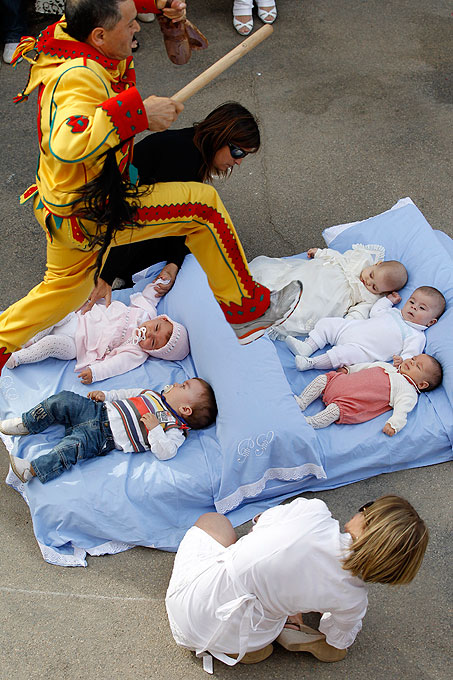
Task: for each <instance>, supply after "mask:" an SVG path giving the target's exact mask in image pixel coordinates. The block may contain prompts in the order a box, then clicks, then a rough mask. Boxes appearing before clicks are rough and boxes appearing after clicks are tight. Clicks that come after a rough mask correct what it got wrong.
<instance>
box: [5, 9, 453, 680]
mask: <svg viewBox="0 0 453 680" xmlns="http://www.w3.org/2000/svg"><path fill="white" fill-rule="evenodd" d="M231 4H232V3H231V0H205V1H204V2H196V1H195V0H189V7H190V17H191V18H192V20H193V21H194V22H195V23H196V24H197V25H198V26H199V27H200V28H201V29H202V30H203V31H204V32H205V33H206V35H207V36H208V38H209V40H210V47H209V50H208V51H207V52H204V53H203V52H202V53H195V54H194V55H193V56H192V59H191V61H190V62H189V64H188V65H186V66H184V67H176V66H173V65H172V64H170V62H169V61H168V60H167V58H166V55H165V52H164V49H163V44H162V39H161V36H160V31H159V27H158V26H157V24H156V23H155V24H151V25H142V31H141V34H140V42H141V47H140V50H139V52H137V55H136V63H137V70H138V82H139V85H140V90H141V92H142V94H143V95H148V94H151V93H156V94H162V95H171V94H173V93H174V92H176V91H177V90H179V89H180V88H181V87H182V86H183V85H185V84H186V83H187V82H188V81H190V80H191V79H192V78H193V77H195V76H196V75H198V73H200V72H201V71H202V70H204V68H206V67H207V66H208V65H210V64H211V63H213V62H214V61H215V60H216V59H218V58H219V57H220V56H222V55H223V54H225V53H226V52H227V51H229V50H230V49H232V48H233V47H234V46H235V45H236V44H238V42H239V37H238V35H237V34H236V33H235V31H234V30H233V28H232V23H231ZM278 9H279V18H278V20H277V22H276V24H275V32H274V35H273V36H272V37H271V38H270V39H269V40H268V41H267V42H265V43H264V44H262V45H261V46H260V47H258V48H257V49H256V50H255V51H254V52H252V53H251V54H250V55H248V56H247V57H245V58H244V59H243V60H242V61H240V62H238V63H237V64H236V65H234V66H233V67H232V68H231V69H230V70H229V71H227V72H226V73H224V74H223V75H222V76H220V77H219V78H218V79H217V80H216V81H215V82H213V83H212V84H211V85H210V86H209V87H208V88H206V89H205V90H203V91H202V92H200V93H199V94H198V95H197V96H195V97H194V98H193V99H191V100H190V101H188V102H187V104H186V109H185V111H184V113H183V115H182V116H181V117H180V120H179V123H178V124H180V126H181V127H183V126H185V125H190V124H191V123H192V122H193V121H196V120H199V119H201V118H203V117H204V116H205V115H206V114H207V113H208V112H209V111H210V110H212V109H213V108H214V107H215V106H216V105H218V104H219V103H222V102H224V101H226V100H238V101H240V102H241V103H243V104H244V105H245V106H247V107H248V108H250V109H251V110H252V111H254V112H255V113H256V114H257V115H258V117H259V119H260V121H261V129H262V139H263V146H262V150H261V151H260V152H259V153H258V154H257V155H256V156H253V157H251V158H250V159H247V160H246V161H245V162H244V164H243V166H242V167H241V168H240V169H236V170H235V172H234V174H233V177H232V178H231V179H230V180H229V181H228V182H226V183H219V185H218V186H219V190H220V193H221V195H222V197H223V199H224V201H225V203H226V205H227V207H228V208H229V210H230V212H231V214H232V217H233V220H234V222H235V224H236V226H237V228H238V231H239V234H240V236H241V238H242V241H243V243H244V246H245V249H246V252H247V255H248V257H249V258H252V257H254V256H256V255H258V254H261V253H264V254H267V255H272V256H278V255H287V254H291V253H296V252H300V251H303V250H306V249H307V248H309V247H310V246H316V245H320V244H322V241H321V230H322V229H323V228H325V227H327V226H330V225H333V224H338V223H341V222H348V221H353V220H357V219H363V218H365V217H368V216H371V215H374V214H377V213H379V212H381V211H383V210H386V209H387V208H389V207H390V206H391V205H392V204H393V203H395V202H396V201H397V200H398V199H399V198H401V197H404V196H410V197H411V198H412V199H413V200H414V201H415V203H416V204H417V205H418V207H419V208H420V209H421V210H422V211H423V213H424V214H425V216H426V218H427V219H428V221H429V222H430V223H431V225H432V226H433V227H435V228H438V229H443V230H444V231H446V232H447V233H449V234H450V236H453V228H452V225H451V216H452V191H451V180H452V178H451V158H452V156H453V153H452V144H451V141H452V139H451V130H452V119H451V114H452V97H451V94H452V77H451V69H450V68H449V66H451V64H449V59H450V58H451V24H452V14H453V5H452V4H451V3H450V2H447V0H368V2H364V1H363V0H317V1H316V0H304V2H290V0H278ZM259 25H260V22H259V20H258V19H256V21H255V26H259ZM34 28H36V27H34ZM26 77H27V68H26V65H25V64H24V63H22V64H20V65H19V67H18V68H17V70H15V71H14V70H13V69H12V68H11V67H9V66H6V65H4V64H2V65H1V67H0V79H1V92H2V97H1V99H0V128H1V139H2V163H1V167H0V200H1V206H2V210H1V218H0V219H1V226H0V229H1V237H2V238H1V243H2V246H1V255H2V257H1V265H2V273H1V281H2V286H1V290H0V309H1V308H5V307H6V306H7V305H8V304H10V303H11V302H13V301H15V300H16V299H18V298H19V297H21V296H22V295H23V294H25V293H26V292H27V291H28V290H29V289H30V288H31V287H32V286H33V285H35V284H36V283H38V282H39V280H40V279H41V276H42V274H43V269H44V262H45V252H44V242H45V240H44V238H43V235H42V234H41V233H40V229H39V227H38V226H37V224H36V223H35V221H34V218H33V216H32V213H31V210H30V208H29V207H22V208H21V207H19V205H18V194H19V193H21V192H22V191H23V190H24V189H25V188H26V187H27V186H28V185H29V184H30V183H31V182H32V181H33V175H34V169H35V167H36V158H37V144H36V132H35V107H36V97H35V96H32V97H31V98H30V101H29V102H28V103H23V104H20V105H18V106H14V105H13V104H12V101H11V100H12V97H13V96H14V95H15V94H16V93H17V92H18V91H19V90H20V89H22V87H23V86H24V84H25V81H26ZM427 256H429V253H428V254H427ZM0 386H1V385H0ZM7 468H8V466H7V462H6V455H4V449H3V447H2V457H1V459H0V473H1V475H2V476H3V478H4V477H5V476H6V473H7ZM451 476H452V474H451V466H450V465H448V464H444V465H437V466H432V467H429V468H424V469H416V470H409V471H405V472H397V473H393V474H390V475H382V476H380V477H376V478H373V479H370V480H367V481H364V482H360V483H358V484H354V485H350V486H347V487H344V488H341V489H336V490H333V491H328V492H323V493H320V494H319V496H320V497H322V498H323V500H325V501H326V502H327V503H328V505H329V507H330V508H331V510H332V512H333V514H334V516H335V517H337V518H338V519H339V520H340V521H341V522H345V521H347V519H348V518H349V516H350V515H351V514H353V513H354V511H355V509H356V508H358V507H359V506H360V505H361V504H362V503H363V502H365V501H367V500H369V499H373V498H375V497H377V496H379V495H381V494H382V493H398V494H400V495H403V496H405V497H407V498H408V499H409V500H410V501H411V502H413V503H414V505H415V506H416V507H417V509H418V510H419V512H420V514H421V515H422V517H424V518H425V519H426V521H427V523H428V525H429V527H430V532H431V541H430V545H429V549H428V552H427V555H426V558H425V561H424V564H423V567H422V569H421V571H420V573H419V575H418V576H417V578H416V580H415V582H414V583H413V584H411V585H410V586H408V587H404V588H395V589H391V588H385V587H382V586H381V587H379V586H375V587H372V588H371V589H370V607H369V612H368V614H367V617H366V620H365V624H364V629H363V631H362V633H361V634H360V635H359V636H358V639H357V642H356V643H355V644H354V646H353V647H352V648H351V649H350V651H349V653H348V656H347V658H346V659H345V660H344V661H343V662H341V663H338V664H335V665H328V664H322V663H321V662H319V661H316V660H315V659H314V658H313V657H311V656H310V655H304V654H294V653H293V654H291V653H288V652H285V651H284V650H283V649H281V648H277V649H276V651H275V652H274V654H273V656H271V657H270V658H269V659H268V660H267V661H265V662H263V663H261V664H259V665H257V666H243V665H240V666H238V667H236V668H234V669H229V668H227V667H225V666H223V665H222V664H220V663H216V664H215V675H216V677H218V678H227V677H228V678H232V677H236V678H248V679H253V678H260V680H267V679H269V680H271V679H272V680H274V679H278V678H288V677H297V678H301V679H303V678H307V679H308V678H317V680H328V679H329V678H335V679H336V680H364V678H367V679H368V680H381V679H382V680H383V679H384V678H385V679H387V678H392V680H409V679H410V680H413V679H414V678H416V679H417V680H428V679H432V680H444V679H445V680H446V678H448V677H452V668H451V662H450V661H449V658H450V657H449V653H448V649H449V648H450V644H449V642H450V643H451V639H449V637H450V638H451V636H449V619H448V605H449V604H450V605H451V587H450V584H449V582H448V576H449V571H450V568H451V537H450V536H451V534H450V531H449V530H451V502H450V494H449V491H450V489H451V481H452V480H451ZM0 494H1V503H2V505H1V507H2V513H1V518H0V524H1V527H2V547H1V553H0V564H1V567H0V568H1V584H0V595H1V602H2V604H1V610H0V612H1V613H0V616H1V620H2V629H1V632H0V642H1V659H0V676H1V678H2V679H3V678H4V679H8V680H11V679H15V680H26V679H28V678H33V679H35V678H46V679H47V678H52V680H76V679H78V678H80V677H83V676H89V677H96V678H97V680H107V679H108V680H110V679H112V678H114V679H116V678H121V679H124V678H128V679H129V678H131V679H132V678H133V679H134V680H145V679H150V678H159V679H160V678H167V677H171V678H175V679H177V680H179V679H182V678H184V679H188V680H192V679H194V678H203V677H205V676H204V675H203V671H202V668H201V663H200V661H199V660H197V659H195V658H194V657H193V656H192V655H191V654H190V653H189V652H186V651H184V650H182V649H180V648H178V647H177V646H176V645H175V644H174V643H173V640H172V637H171V634H170V631H169V628H168V624H167V620H166V616H165V608H164V595H165V590H166V586H167V583H168V580H169V576H170V573H171V568H172V563H173V555H171V554H166V553H162V552H157V551H152V550H149V549H145V548H136V549H134V550H130V551H129V552H126V553H122V554H119V555H116V556H105V557H98V558H89V567H88V568H87V569H68V568H66V569H65V568H60V567H55V566H51V565H49V564H47V563H45V562H44V561H43V560H42V557H41V554H40V551H39V549H38V547H37V544H36V542H35V539H34V536H33V531H32V524H31V520H30V517H29V513H28V510H27V507H26V505H25V503H24V502H23V500H22V499H21V498H20V497H19V495H18V494H17V493H15V492H14V491H13V490H12V489H10V488H9V487H6V486H5V485H4V484H3V485H1V486H0ZM245 530H247V526H245V527H241V531H245ZM450 583H451V582H450Z"/></svg>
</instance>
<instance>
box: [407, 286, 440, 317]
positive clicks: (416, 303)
mask: <svg viewBox="0 0 453 680" xmlns="http://www.w3.org/2000/svg"><path fill="white" fill-rule="evenodd" d="M436 312H437V309H436V308H435V306H434V300H433V298H432V297H431V296H430V295H426V293H422V292H421V291H419V290H416V291H414V292H413V293H412V295H411V296H410V298H409V300H408V301H407V302H406V304H405V305H404V307H403V309H402V310H401V315H402V317H403V319H404V320H405V321H412V323H418V324H420V325H421V326H432V325H433V324H434V323H436V321H437V319H436Z"/></svg>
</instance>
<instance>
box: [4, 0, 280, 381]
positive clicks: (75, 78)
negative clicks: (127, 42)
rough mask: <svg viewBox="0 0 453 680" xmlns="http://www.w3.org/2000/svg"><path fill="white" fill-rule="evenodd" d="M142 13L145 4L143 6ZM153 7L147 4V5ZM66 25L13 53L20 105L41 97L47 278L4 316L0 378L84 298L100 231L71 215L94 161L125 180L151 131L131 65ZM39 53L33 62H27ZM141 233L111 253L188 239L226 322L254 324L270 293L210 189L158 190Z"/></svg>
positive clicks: (176, 186) (142, 215)
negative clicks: (15, 355) (20, 69)
mask: <svg viewBox="0 0 453 680" xmlns="http://www.w3.org/2000/svg"><path fill="white" fill-rule="evenodd" d="M141 4H142V5H143V6H145V5H146V3H141ZM147 6H148V8H149V5H147ZM65 26H66V24H65V20H64V17H63V18H62V19H61V20H60V21H59V22H57V23H56V24H53V25H52V26H49V27H48V28H47V29H45V30H44V31H43V32H42V33H41V34H40V36H39V37H38V39H37V40H36V41H35V40H34V39H33V38H23V40H22V41H21V43H20V45H19V47H18V48H17V50H16V53H15V60H16V61H17V60H18V59H19V57H23V58H25V59H26V60H27V61H29V62H30V64H31V67H30V76H29V80H28V83H27V85H26V87H25V89H24V91H23V92H22V93H21V94H20V95H18V97H17V98H16V101H22V100H24V99H27V98H28V95H29V94H30V93H31V92H32V91H34V90H37V91H38V140H39V148H40V157H39V163H38V169H37V174H36V185H34V186H32V187H30V189H28V190H27V191H26V192H25V194H23V196H22V200H28V199H29V198H31V197H34V211H35V216H36V218H37V220H38V222H39V224H40V225H41V226H42V227H43V229H44V231H45V233H46V236H47V270H46V273H45V276H44V280H43V281H42V283H40V284H39V285H38V286H36V287H35V288H33V289H32V290H31V291H30V293H28V295H27V296H25V297H24V298H23V299H22V300H19V301H18V302H17V303H15V304H13V305H12V306H11V307H9V308H8V309H7V310H6V311H5V312H4V313H3V314H2V315H1V316H0V370H1V367H2V366H3V365H4V363H5V362H6V360H7V359H8V356H9V353H10V352H12V351H14V350H15V349H17V348H18V347H22V345H24V344H25V342H27V340H29V339H30V338H31V337H32V336H33V335H35V334H36V333H37V332H39V331H41V330H43V329H44V328H48V327H49V326H51V325H54V324H55V323H57V322H58V321H60V320H61V319H62V318H63V317H64V316H66V314H68V313H69V312H70V311H73V310H74V309H77V308H78V307H79V306H80V305H81V304H83V302H84V301H85V300H86V299H87V298H88V296H89V294H90V292H91V290H92V287H93V271H92V270H90V267H92V266H93V265H94V263H95V261H96V257H97V253H96V249H93V250H90V249H89V238H88V236H89V235H90V234H94V233H96V225H95V224H94V223H93V222H89V221H87V220H82V219H78V218H77V217H76V216H74V215H73V214H72V211H73V206H74V203H75V201H76V200H77V198H78V197H79V196H78V194H77V191H78V190H79V189H80V188H81V187H82V186H83V185H85V184H86V183H87V182H89V181H90V180H91V179H93V178H94V177H95V176H96V175H97V174H98V173H99V172H100V170H101V169H102V164H103V162H104V161H103V159H100V158H99V157H100V155H101V154H103V153H105V152H106V151H107V150H108V149H110V148H113V147H115V146H117V145H119V144H121V142H124V143H123V145H122V146H121V149H120V151H118V152H117V162H118V167H119V169H120V171H121V173H122V174H123V175H124V176H125V177H128V176H129V161H130V159H131V156H132V141H131V140H132V138H133V137H134V135H136V134H138V133H139V132H142V131H143V130H146V129H147V127H148V122H147V117H146V112H145V108H144V105H143V101H142V98H141V96H140V94H139V92H138V90H137V88H136V86H135V70H134V67H133V61H132V57H129V58H127V59H125V60H122V61H118V60H115V59H109V58H107V57H105V56H104V55H102V54H101V53H99V52H98V51H97V50H96V49H94V48H93V47H91V46H90V45H88V44H86V43H81V42H78V41H76V40H74V39H73V38H71V37H70V36H69V35H68V34H67V33H66V32H65V30H64V28H65ZM31 50H35V51H36V57H35V59H34V60H33V59H31V58H29V57H28V56H27V53H28V52H30V51H31ZM137 214H138V219H137V221H138V223H139V225H140V227H141V228H140V227H139V228H134V229H126V230H124V231H120V232H118V233H117V234H116V236H115V239H114V244H115V245H122V244H126V243H130V242H131V241H141V240H145V239H149V238H154V237H162V236H186V244H187V246H188V248H189V249H190V250H191V251H192V253H193V254H194V255H195V257H196V258H197V260H198V261H199V262H200V265H201V266H202V268H203V269H204V271H205V272H206V275H207V277H208V281H209V285H210V287H211V289H212V291H213V293H214V295H215V297H216V299H217V300H218V302H219V304H220V305H221V308H222V310H223V312H224V314H225V316H226V319H227V320H228V321H229V322H230V323H241V322H245V321H250V320H253V319H256V318H258V317H259V316H261V315H262V314H264V312H265V311H266V309H267V308H268V306H269V302H270V292H269V290H268V289H267V288H265V287H263V286H261V285H259V284H257V283H255V282H254V281H253V279H252V277H251V275H250V272H249V270H248V266H247V262H246V259H245V254H244V252H243V249H242V247H241V244H240V242H239V239H238V237H237V235H236V231H235V229H234V226H233V224H232V222H231V220H230V217H229V215H228V213H227V211H226V209H225V207H224V206H223V204H222V201H221V200H220V197H219V196H218V194H217V192H216V191H215V189H214V188H213V187H211V186H209V185H205V184H200V183H198V182H184V183H183V182H168V183H159V184H156V185H154V187H153V189H152V191H150V192H149V193H148V194H146V195H144V196H142V197H141V198H140V199H139V208H138V213H137Z"/></svg>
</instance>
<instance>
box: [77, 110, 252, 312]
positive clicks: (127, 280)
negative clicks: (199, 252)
mask: <svg viewBox="0 0 453 680" xmlns="http://www.w3.org/2000/svg"><path fill="white" fill-rule="evenodd" d="M260 143H261V140H260V131H259V127H258V122H257V120H256V118H255V116H254V115H253V114H252V113H250V111H248V110H247V109H246V108H245V107H244V106H242V105H241V104H238V103H237V102H227V103H225V104H222V105H220V106H218V107H217V108H216V109H214V110H213V111H211V113H209V114H208V115H207V116H206V118H205V119H204V120H202V121H200V122H197V123H194V124H193V125H192V126H191V127H188V128H183V129H180V130H165V131H164V132H156V133H153V134H149V135H147V136H146V137H145V138H144V139H142V140H141V141H140V142H137V143H136V144H135V146H134V156H133V165H134V166H135V168H136V169H137V171H138V177H139V184H140V185H152V184H154V183H155V182H211V181H212V180H213V179H214V178H215V177H228V176H229V175H230V174H231V172H232V171H233V168H234V167H235V166H236V165H237V166H240V165H241V163H242V161H243V159H244V158H245V157H246V156H247V155H248V154H252V153H256V152H257V151H258V149H259V147H260ZM188 252H189V251H188V249H187V248H186V246H185V238H184V237H166V238H159V239H149V240H147V241H140V242H139V243H131V244H130V245H123V246H116V247H113V248H112V249H111V250H110V252H109V255H108V257H107V260H106V262H105V264H104V267H103V268H102V271H101V273H100V276H99V280H98V284H97V286H96V289H95V292H93V293H92V294H91V296H90V301H89V302H88V303H87V304H86V305H85V306H84V308H83V311H88V310H89V309H91V307H92V306H93V304H94V303H95V302H96V300H98V299H100V298H101V297H105V299H106V302H107V304H109V303H110V299H111V287H112V284H113V282H114V280H115V279H120V280H121V281H122V284H121V286H120V287H130V286H132V274H134V273H135V272H138V271H141V270H142V269H145V268H146V267H149V266H150V265H152V264H155V263H156V262H167V264H166V265H165V267H164V269H163V270H162V271H161V272H160V273H159V277H160V278H164V279H166V280H168V284H167V285H166V286H163V285H162V284H160V285H159V287H158V292H159V293H160V294H161V295H164V294H165V293H167V292H168V291H169V290H170V288H171V287H172V285H173V283H174V282H175V278H176V275H177V273H178V271H179V268H180V267H181V265H182V262H183V260H184V257H185V255H186V254H187V253H188ZM156 278H157V277H156Z"/></svg>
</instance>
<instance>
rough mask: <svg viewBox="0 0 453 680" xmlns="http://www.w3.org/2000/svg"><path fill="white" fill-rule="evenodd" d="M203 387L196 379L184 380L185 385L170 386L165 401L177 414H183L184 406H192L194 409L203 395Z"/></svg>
mask: <svg viewBox="0 0 453 680" xmlns="http://www.w3.org/2000/svg"><path fill="white" fill-rule="evenodd" d="M203 391H204V388H203V385H202V383H200V381H199V380H197V379H196V378H190V379H189V380H184V382H183V383H173V385H168V386H167V388H166V389H165V391H164V394H165V399H166V400H167V401H168V403H169V404H170V406H171V407H172V408H173V409H174V410H175V411H176V412H177V413H181V411H180V409H181V407H182V406H190V408H193V407H194V406H195V404H197V403H198V402H199V401H200V399H201V397H202V395H203Z"/></svg>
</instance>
